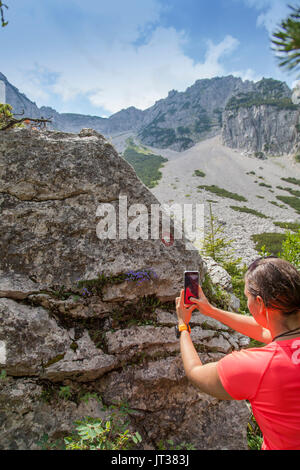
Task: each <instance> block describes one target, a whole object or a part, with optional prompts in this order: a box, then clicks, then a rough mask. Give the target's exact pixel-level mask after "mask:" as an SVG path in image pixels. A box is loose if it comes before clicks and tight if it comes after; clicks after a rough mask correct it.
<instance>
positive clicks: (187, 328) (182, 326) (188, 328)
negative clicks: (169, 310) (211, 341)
mask: <svg viewBox="0 0 300 470" xmlns="http://www.w3.org/2000/svg"><path fill="white" fill-rule="evenodd" d="M178 330H179V331H185V330H187V331H188V332H189V333H191V327H190V325H189V323H188V324H187V325H179V326H178Z"/></svg>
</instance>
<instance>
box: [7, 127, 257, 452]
mask: <svg viewBox="0 0 300 470" xmlns="http://www.w3.org/2000/svg"><path fill="white" fill-rule="evenodd" d="M0 181H1V182H0V207H1V222H0V224H1V233H2V234H3V235H2V237H1V242H0V244H1V246H0V251H1V258H0V274H1V276H0V297H1V298H0V315H1V325H0V370H5V372H6V374H7V378H6V379H5V378H3V376H2V378H1V380H0V407H1V412H0V448H1V449H36V448H38V446H37V442H38V440H40V439H41V438H42V436H43V434H44V433H47V434H48V435H49V436H50V439H52V440H56V439H59V438H62V437H64V436H66V435H70V434H71V432H72V430H73V422H74V421H75V420H77V419H83V418H84V417H85V416H92V417H98V418H103V412H102V410H101V408H100V406H99V403H98V402H97V400H94V401H93V400H87V401H88V403H82V401H81V399H80V397H81V394H82V393H83V392H84V393H90V394H91V393H92V394H98V395H99V394H100V395H101V396H102V399H103V401H104V403H105V404H106V405H111V404H112V403H113V402H114V401H117V402H118V403H120V402H121V401H124V400H126V399H127V400H128V402H129V406H130V407H131V408H133V409H136V410H137V412H138V415H137V417H135V418H134V421H133V422H132V426H133V425H134V429H135V430H138V431H139V432H140V433H141V435H142V437H143V446H144V448H149V446H150V447H151V446H152V447H153V446H154V445H158V442H159V440H160V439H165V440H167V439H173V440H174V442H176V443H178V444H180V442H182V439H180V442H178V432H179V435H180V436H182V435H184V436H186V437H185V440H186V441H187V442H190V443H193V444H194V445H195V446H196V447H197V448H201V449H202V448H210V449H214V448H215V449H219V448H230V449H233V448H236V449H244V448H246V447H247V444H246V427H247V419H248V410H247V407H246V405H245V404H244V403H238V402H236V403H235V402H230V403H224V402H220V401H218V400H214V399H211V398H210V397H208V396H206V395H204V394H202V393H199V391H198V390H196V389H195V388H194V387H193V386H192V385H190V384H188V382H187V380H186V378H185V374H184V370H183V367H182V361H181V358H180V355H179V343H178V340H177V339H176V337H175V333H174V324H173V322H174V317H175V315H176V313H175V310H174V303H172V306H170V304H168V303H167V304H166V303H165V304H163V305H162V306H161V308H160V309H159V310H158V311H156V306H157V301H158V300H157V298H158V299H161V301H162V302H165V301H166V300H168V301H169V300H172V301H174V298H175V297H176V296H177V295H178V294H179V292H180V289H181V288H182V273H183V271H184V270H185V269H187V268H188V269H195V270H199V272H200V278H201V279H203V275H204V272H205V267H204V263H203V260H202V259H201V258H200V257H199V256H198V254H197V253H196V252H195V251H189V250H187V249H186V245H185V240H176V242H175V243H174V245H172V246H170V247H167V246H165V245H164V244H163V243H162V242H161V241H160V240H159V239H158V240H150V239H148V240H131V239H128V240H115V239H113V240H100V239H99V238H98V237H97V235H96V226H97V223H98V219H97V217H96V210H97V206H98V204H100V203H103V202H111V203H112V204H114V207H117V204H118V202H119V199H118V197H119V194H123V195H127V197H128V206H129V205H130V204H133V203H143V204H144V205H145V207H147V208H150V206H151V204H157V200H156V199H155V197H154V196H153V195H152V194H151V193H150V191H149V190H148V189H147V188H146V187H145V186H144V185H143V184H142V183H141V182H140V181H139V180H138V178H137V177H136V175H135V173H134V171H133V169H132V167H131V166H130V165H128V164H127V163H126V162H125V161H124V160H123V159H122V158H121V157H120V156H119V155H118V154H117V153H116V152H115V150H114V149H113V148H112V147H111V146H110V145H109V144H108V143H107V142H106V141H105V139H104V138H103V137H102V136H101V135H99V134H98V133H97V132H95V131H93V130H84V131H83V132H81V133H80V135H73V134H64V133H57V132H49V131H46V132H36V133H30V132H29V131H27V130H16V131H8V132H5V133H4V132H3V133H1V134H0ZM145 268H152V270H153V271H155V273H156V275H157V278H155V277H154V278H151V279H150V280H149V281H146V282H145V281H144V282H142V283H137V282H136V281H132V280H127V281H126V280H124V277H122V276H123V275H124V273H126V272H128V271H129V270H133V271H135V270H138V271H141V270H143V269H145ZM99 273H100V274H101V275H100V276H98V275H99ZM97 276H98V277H97ZM78 280H80V281H81V282H82V281H89V282H90V284H87V287H85V288H84V289H83V285H84V284H83V285H80V282H79V281H78ZM95 286H96V287H97V289H96V290H95V289H94V288H95ZM93 289H94V290H93ZM149 299H150V300H149ZM153 302H154V303H153ZM145 311H147V312H148V313H147V314H148V317H147V318H146V319H145V317H144V316H143V315H144V314H145ZM175 318H176V317H175ZM143 321H145V322H146V321H148V322H149V321H150V322H151V324H145V323H144V324H143ZM193 321H194V323H193V331H192V338H193V341H194V343H195V345H196V347H197V348H198V350H199V351H202V352H201V353H200V354H201V359H202V360H203V361H204V362H209V361H212V360H218V359H219V358H220V357H223V355H224V353H227V352H229V351H231V350H233V349H234V348H235V349H239V348H240V347H241V341H242V338H239V337H236V336H233V335H232V332H230V331H229V330H228V328H226V327H225V326H224V325H221V324H219V323H218V322H215V321H214V320H212V319H209V318H205V317H204V318H203V316H201V315H200V314H199V315H196V314H195V316H194V319H193ZM137 323H138V325H137ZM62 386H64V387H69V388H68V390H70V394H71V397H69V398H64V396H63V394H62V389H61V387H62ZM63 390H64V389H63ZM50 391H51V393H52V395H51V394H50ZM50 395H51V396H50ZM158 422H159V426H157V423H158ZM208 423H209V424H208ZM221 423H222V426H221ZM224 427H226V428H227V431H226V433H224V432H223V428H224ZM229 427H230V432H228V428H229Z"/></svg>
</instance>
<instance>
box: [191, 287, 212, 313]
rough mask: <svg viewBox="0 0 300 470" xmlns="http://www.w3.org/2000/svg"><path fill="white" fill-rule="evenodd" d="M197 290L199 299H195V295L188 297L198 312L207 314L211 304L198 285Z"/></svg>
mask: <svg viewBox="0 0 300 470" xmlns="http://www.w3.org/2000/svg"><path fill="white" fill-rule="evenodd" d="M198 288H199V290H198V292H199V299H195V297H190V301H191V302H193V304H194V306H195V308H197V309H198V310H199V312H200V313H203V314H204V315H207V313H208V312H209V310H210V309H211V304H210V303H209V301H208V300H207V298H206V297H205V294H204V292H203V290H202V288H201V286H198Z"/></svg>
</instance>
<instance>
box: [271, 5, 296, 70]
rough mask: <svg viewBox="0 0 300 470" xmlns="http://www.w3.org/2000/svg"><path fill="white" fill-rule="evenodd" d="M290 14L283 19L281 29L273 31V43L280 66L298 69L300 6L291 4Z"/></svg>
mask: <svg viewBox="0 0 300 470" xmlns="http://www.w3.org/2000/svg"><path fill="white" fill-rule="evenodd" d="M289 8H290V9H291V10H292V13H290V15H289V16H288V17H287V18H286V19H284V20H282V21H281V23H280V29H277V30H276V31H275V32H274V33H273V38H272V43H273V44H274V46H275V48H274V50H275V51H276V52H277V58H279V60H280V62H279V66H280V67H284V68H286V69H287V70H293V69H295V68H296V69H298V66H299V63H300V54H299V49H300V23H299V20H300V7H299V6H297V7H293V6H291V5H289Z"/></svg>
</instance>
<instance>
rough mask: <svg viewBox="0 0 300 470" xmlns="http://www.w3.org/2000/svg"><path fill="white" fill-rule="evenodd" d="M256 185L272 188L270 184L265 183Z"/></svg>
mask: <svg viewBox="0 0 300 470" xmlns="http://www.w3.org/2000/svg"><path fill="white" fill-rule="evenodd" d="M258 186H264V187H265V188H272V186H271V185H270V184H266V183H259V185H258Z"/></svg>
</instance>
